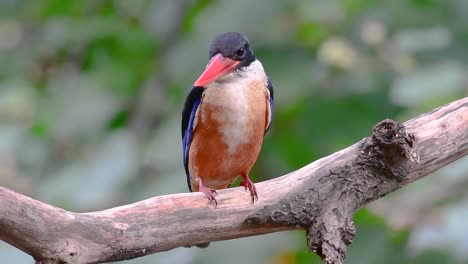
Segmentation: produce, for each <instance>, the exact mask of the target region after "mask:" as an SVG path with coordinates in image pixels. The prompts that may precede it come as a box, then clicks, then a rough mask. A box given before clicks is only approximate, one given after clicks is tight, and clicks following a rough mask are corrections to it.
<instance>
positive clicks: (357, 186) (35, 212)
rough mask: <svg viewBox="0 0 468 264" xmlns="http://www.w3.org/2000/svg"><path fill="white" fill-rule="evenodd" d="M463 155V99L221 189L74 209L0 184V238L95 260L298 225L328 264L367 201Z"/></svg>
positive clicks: (466, 143)
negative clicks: (252, 187) (252, 190)
mask: <svg viewBox="0 0 468 264" xmlns="http://www.w3.org/2000/svg"><path fill="white" fill-rule="evenodd" d="M467 153H468V98H464V99H461V100H458V101H455V102H452V103H450V104H448V105H446V106H443V107H440V108H438V109H435V110H433V111H432V112H429V113H426V114H423V115H421V116H419V117H416V118H414V119H412V120H409V121H407V122H405V123H404V124H399V123H396V122H394V121H392V120H384V121H382V122H380V123H379V124H377V125H376V126H375V127H374V130H373V134H372V136H371V137H369V138H364V139H363V140H361V141H360V142H358V143H356V144H354V145H352V146H350V147H348V148H346V149H344V150H341V151H339V152H336V153H334V154H332V155H330V156H328V157H325V158H322V159H320V160H317V161H315V162H313V163H311V164H309V165H307V166H305V167H303V168H301V169H299V170H297V171H295V172H291V173H289V174H287V175H284V176H282V177H279V178H276V179H273V180H269V181H265V182H261V183H257V184H256V186H257V190H258V193H259V200H258V202H256V203H255V204H253V205H252V204H251V203H250V196H249V195H248V194H246V193H245V192H244V190H243V189H242V188H231V189H228V190H221V191H219V192H218V197H217V199H218V202H219V205H218V207H217V208H214V207H213V206H211V205H209V204H208V202H207V200H206V198H205V197H204V195H203V194H201V193H182V194H174V195H166V196H160V197H154V198H151V199H148V200H144V201H141V202H137V203H134V204H129V205H125V206H121V207H116V208H111V209H108V210H104V211H98V212H91V213H73V212H68V211H65V210H63V209H59V208H56V207H53V206H51V205H47V204H44V203H41V202H39V201H37V200H34V199H31V198H28V197H26V196H23V195H21V194H18V193H15V192H13V191H10V190H8V189H6V188H1V187H0V201H2V202H1V203H0V239H1V240H4V241H6V242H7V243H9V244H11V245H13V246H15V247H17V248H19V249H21V250H23V251H24V252H26V253H28V254H30V255H32V256H33V257H34V259H35V260H36V261H37V262H38V263H99V262H109V261H118V260H124V259H131V258H136V257H140V256H144V255H148V254H152V253H155V252H160V251H166V250H171V249H173V248H177V247H181V246H189V245H195V244H200V243H205V242H210V241H218V240H226V239H233V238H239V237H246V236H253V235H259V234H265V233H271V232H277V231H283V230H291V229H299V228H303V229H305V230H306V232H307V238H308V245H309V248H310V249H311V250H313V251H315V252H316V253H317V254H319V255H320V256H321V257H322V259H323V260H324V262H325V263H343V261H344V258H345V255H346V247H347V245H349V244H350V243H351V242H352V240H353V238H354V234H355V228H354V224H353V222H352V216H353V214H354V213H355V212H356V211H357V210H358V209H359V208H361V207H363V206H365V205H366V204H368V203H370V202H372V201H374V200H376V199H379V198H380V197H382V196H384V195H386V194H388V193H390V192H392V191H394V190H396V189H398V188H401V187H402V186H405V185H407V184H408V183H410V182H413V181H415V180H417V179H419V178H422V177H424V176H426V175H428V174H429V173H431V172H433V171H435V170H437V169H439V168H441V167H443V166H445V165H446V164H448V163H450V162H452V161H454V160H457V159H458V158H460V157H463V156H465V155H466V154H467Z"/></svg>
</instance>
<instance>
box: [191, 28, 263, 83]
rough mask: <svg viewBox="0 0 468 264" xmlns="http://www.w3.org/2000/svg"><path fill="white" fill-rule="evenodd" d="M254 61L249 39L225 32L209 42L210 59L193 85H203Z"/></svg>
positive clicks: (241, 35) (236, 33)
mask: <svg viewBox="0 0 468 264" xmlns="http://www.w3.org/2000/svg"><path fill="white" fill-rule="evenodd" d="M253 61H255V55H254V53H253V51H252V49H251V48H250V45H249V40H248V39H247V37H245V36H244V35H243V34H241V33H238V32H226V33H223V34H221V35H219V36H217V37H215V38H214V39H213V41H211V43H210V61H209V62H208V66H207V67H206V69H205V71H204V72H203V73H202V74H201V75H200V77H199V78H198V80H197V81H196V82H195V84H194V85H195V86H199V87H204V86H206V85H208V84H210V83H212V82H214V81H216V80H217V79H218V78H220V77H222V76H224V75H226V74H229V73H232V72H234V71H236V70H240V69H242V68H243V67H247V66H249V65H250V64H251V63H252V62H253Z"/></svg>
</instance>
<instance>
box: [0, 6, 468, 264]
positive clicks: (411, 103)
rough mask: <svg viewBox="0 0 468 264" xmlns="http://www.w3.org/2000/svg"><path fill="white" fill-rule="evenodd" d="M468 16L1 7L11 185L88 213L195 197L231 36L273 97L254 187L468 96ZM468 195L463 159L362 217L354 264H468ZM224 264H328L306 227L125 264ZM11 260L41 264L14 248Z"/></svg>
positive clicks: (389, 9) (4, 152) (2, 127)
mask: <svg viewBox="0 0 468 264" xmlns="http://www.w3.org/2000/svg"><path fill="white" fill-rule="evenodd" d="M467 14H468V1H466V0H387V1H384V0H380V1H379V0H376V1H372V0H344V1H338V0H327V1H325V0H315V1H311V0H289V1H286V0H285V1H272V0H258V1H250V0H235V1H234V0H223V1H214V0H192V1H181V0H174V1H169V0H166V1H149V0H148V1H146V0H133V1H124V0H122V1H101V0H99V1H97V0H89V1H79V0H68V1H65V0H49V1H39V0H38V1H26V0H0V185H1V186H5V187H8V188H11V189H13V190H15V191H17V192H20V193H23V194H26V195H29V196H31V197H34V198H36V199H39V200H41V201H44V202H47V203H50V204H53V205H55V206H59V207H62V208H65V209H67V210H72V211H77V212H85V211H90V210H100V209H104V208H109V207H112V206H117V205H122V204H127V203H131V202H135V201H139V200H142V199H146V198H150V197H153V196H157V195H162V194H171V193H178V192H187V191H188V189H187V186H186V180H185V175H184V171H183V166H182V161H181V160H182V158H181V156H182V154H181V148H182V147H181V143H180V141H181V139H180V113H181V109H182V105H183V102H184V99H185V95H186V94H187V92H188V90H189V88H190V87H191V85H192V83H193V82H194V80H196V78H197V77H198V75H199V74H200V73H201V71H202V70H203V69H204V67H205V65H206V63H207V60H208V51H207V48H208V43H209V41H210V40H211V39H212V37H213V36H214V35H216V34H219V33H221V32H224V31H240V32H244V33H245V34H247V36H248V37H249V38H250V41H251V43H252V46H253V48H254V51H255V52H256V55H257V57H258V58H259V59H260V60H261V61H262V62H263V64H264V67H265V69H266V71H267V73H268V75H269V76H270V78H271V80H272V82H273V85H274V87H275V97H276V98H275V99H276V109H275V110H276V111H275V117H274V122H273V125H272V128H271V129H270V133H268V135H267V138H266V140H265V144H264V147H263V150H262V153H261V156H260V158H259V161H258V162H257V164H256V166H255V168H254V170H253V172H252V178H253V179H254V181H256V182H258V181H262V180H266V179H270V178H274V177H277V176H280V175H282V174H284V173H287V172H290V171H293V170H295V169H297V168H300V167H301V166H303V165H305V164H307V163H309V162H311V161H313V160H316V159H318V158H320V157H323V156H326V155H328V154H331V153H333V152H335V151H337V150H339V149H342V148H345V147H347V146H349V145H351V144H353V143H354V142H356V141H358V140H360V139H362V138H363V137H365V136H367V135H369V134H370V132H371V129H372V126H373V125H374V124H375V123H376V122H378V121H380V120H382V119H384V118H394V119H396V120H399V121H404V120H407V119H409V118H411V117H414V116H416V115H418V114H420V113H423V112H425V111H427V110H430V109H432V108H435V107H437V106H440V105H443V104H445V103H447V102H450V101H451V100H455V99H457V98H462V97H465V96H468V88H467V87H468V78H467V74H466V73H468V65H467V63H468V52H467V48H466V47H467V46H468V26H467V25H468V15H467ZM467 188H468V159H467V158H464V159H462V160H459V161H457V162H455V163H453V164H451V165H449V166H447V167H445V168H443V169H441V170H440V171H438V172H436V173H434V175H432V176H430V177H426V178H425V179H422V180H420V181H418V182H416V183H414V184H411V185H410V186H408V187H405V188H404V189H403V190H399V191H397V192H395V193H394V194H392V195H389V196H388V197H385V198H384V199H382V200H379V201H377V202H375V203H373V204H372V205H370V206H369V207H368V208H366V209H363V210H361V211H360V212H358V214H357V215H356V216H355V222H356V225H357V230H358V231H357V237H356V239H355V242H354V243H353V244H352V245H351V246H350V247H349V255H348V258H347V263H351V264H354V263H356V264H357V263H359V264H366V263H468V220H467V219H468V193H467V192H466V189H467ZM260 199H261V194H260ZM0 202H1V201H0ZM0 217H1V216H0ZM0 232H1V230H0ZM220 261H222V263H227V264H230V263H233V264H237V263H239V262H244V263H273V264H301V263H320V261H319V259H318V258H317V257H316V256H315V255H314V254H309V253H308V252H307V249H306V243H305V236H304V232H300V231H296V232H282V233H277V234H270V235H264V236H258V237H252V238H244V239H237V240H232V241H223V242H216V243H212V244H211V246H210V247H209V248H208V249H204V250H201V249H185V248H182V249H176V250H172V251H169V252H164V253H159V254H155V255H151V256H147V257H143V258H139V259H135V260H131V261H127V262H126V263H208V264H209V263H219V262H220ZM0 262H1V263H32V262H33V260H32V258H31V257H29V256H28V255H26V254H24V253H22V252H21V251H19V250H17V249H15V248H13V247H11V246H9V245H8V244H5V243H3V242H0Z"/></svg>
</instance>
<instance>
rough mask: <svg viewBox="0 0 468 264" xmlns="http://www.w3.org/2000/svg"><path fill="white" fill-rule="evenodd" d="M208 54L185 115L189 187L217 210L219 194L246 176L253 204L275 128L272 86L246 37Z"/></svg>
mask: <svg viewBox="0 0 468 264" xmlns="http://www.w3.org/2000/svg"><path fill="white" fill-rule="evenodd" d="M209 52H210V60H209V62H208V65H207V67H206V69H205V71H204V72H203V73H202V74H201V75H200V77H199V78H198V80H197V81H196V82H195V84H194V85H193V87H192V89H191V90H190V92H189V94H188V96H187V99H186V101H185V105H184V110H183V112H182V142H183V152H184V153H183V156H184V166H185V172H186V175H187V183H188V186H189V189H190V191H199V192H202V193H204V194H205V196H206V197H207V198H208V200H209V201H210V202H211V201H213V202H214V203H215V205H216V204H217V201H216V199H215V194H216V190H219V189H225V188H227V187H228V186H229V185H230V184H232V183H233V182H234V181H235V180H236V179H237V178H238V177H239V176H241V177H242V182H241V186H244V187H245V189H246V190H249V191H250V196H251V198H252V202H254V201H255V199H258V195H257V190H256V188H255V185H254V183H253V182H252V180H250V178H249V172H250V170H251V169H252V167H253V165H254V164H255V162H256V160H257V158H258V155H259V153H260V149H261V147H262V143H263V137H264V135H265V133H266V132H267V131H268V128H269V127H270V123H271V119H272V114H273V87H272V85H271V82H270V80H269V79H268V77H267V75H266V74H265V71H264V69H263V66H262V64H261V63H260V61H259V60H257V59H256V58H255V55H254V53H253V51H252V49H251V48H250V44H249V41H248V40H247V38H246V37H245V36H244V35H243V34H241V33H237V32H226V33H223V34H221V35H219V36H217V37H215V38H214V39H213V41H212V42H211V43H210V46H209Z"/></svg>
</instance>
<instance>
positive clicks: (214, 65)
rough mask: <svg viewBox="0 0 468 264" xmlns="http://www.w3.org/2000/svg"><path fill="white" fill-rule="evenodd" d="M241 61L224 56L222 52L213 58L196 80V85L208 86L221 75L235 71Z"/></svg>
mask: <svg viewBox="0 0 468 264" xmlns="http://www.w3.org/2000/svg"><path fill="white" fill-rule="evenodd" d="M239 63H240V61H234V60H231V59H229V58H225V57H223V55H221V54H220V53H218V54H216V55H215V56H213V58H211V60H210V62H209V63H208V66H207V67H206V69H205V71H204V72H203V73H202V74H201V75H200V77H199V78H198V80H197V81H196V82H195V86H202V87H204V86H206V85H208V84H210V83H212V82H214V81H216V79H218V78H219V77H221V76H224V75H226V74H229V73H231V72H233V71H234V69H235V68H236V66H237V65H238V64H239Z"/></svg>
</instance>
